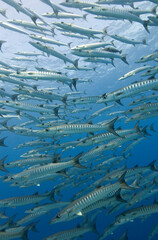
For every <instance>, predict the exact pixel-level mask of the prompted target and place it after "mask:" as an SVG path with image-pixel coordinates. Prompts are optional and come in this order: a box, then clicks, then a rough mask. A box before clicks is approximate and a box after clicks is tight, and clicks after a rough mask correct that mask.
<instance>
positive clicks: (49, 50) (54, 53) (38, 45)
mask: <svg viewBox="0 0 158 240" xmlns="http://www.w3.org/2000/svg"><path fill="white" fill-rule="evenodd" d="M29 43H30V44H31V45H32V46H33V47H35V48H37V49H39V50H41V51H43V52H46V53H47V55H48V56H50V55H52V56H55V57H57V58H59V59H61V60H63V61H64V62H65V63H66V62H70V63H72V64H73V65H74V66H75V67H76V68H77V66H78V59H76V60H74V61H72V60H71V59H69V58H68V57H66V56H65V55H64V54H61V53H60V52H58V51H56V50H54V49H53V48H51V47H49V46H46V45H43V44H41V43H39V42H32V41H29Z"/></svg>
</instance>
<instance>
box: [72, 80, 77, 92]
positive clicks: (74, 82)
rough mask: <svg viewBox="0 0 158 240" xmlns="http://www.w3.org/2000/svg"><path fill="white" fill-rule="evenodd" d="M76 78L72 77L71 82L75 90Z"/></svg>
mask: <svg viewBox="0 0 158 240" xmlns="http://www.w3.org/2000/svg"><path fill="white" fill-rule="evenodd" d="M77 80H78V78H73V79H72V81H73V82H72V84H73V86H74V88H75V90H76V91H77V88H76V83H77Z"/></svg>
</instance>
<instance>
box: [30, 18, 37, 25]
mask: <svg viewBox="0 0 158 240" xmlns="http://www.w3.org/2000/svg"><path fill="white" fill-rule="evenodd" d="M31 20H32V21H33V23H34V24H35V25H37V23H36V21H37V17H36V16H32V17H31Z"/></svg>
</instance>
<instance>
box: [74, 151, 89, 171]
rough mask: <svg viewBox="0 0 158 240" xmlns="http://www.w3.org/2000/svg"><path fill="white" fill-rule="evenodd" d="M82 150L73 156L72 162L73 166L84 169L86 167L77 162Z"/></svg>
mask: <svg viewBox="0 0 158 240" xmlns="http://www.w3.org/2000/svg"><path fill="white" fill-rule="evenodd" d="M82 154H83V152H80V153H79V154H78V155H77V156H75V157H74V158H73V159H72V161H73V163H74V167H77V168H82V169H86V167H84V166H82V165H81V164H80V163H79V159H80V157H81V156H82Z"/></svg>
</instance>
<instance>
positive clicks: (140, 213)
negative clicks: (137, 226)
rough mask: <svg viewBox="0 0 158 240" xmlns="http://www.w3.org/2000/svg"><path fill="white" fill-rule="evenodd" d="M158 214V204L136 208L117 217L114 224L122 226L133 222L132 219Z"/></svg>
mask: <svg viewBox="0 0 158 240" xmlns="http://www.w3.org/2000/svg"><path fill="white" fill-rule="evenodd" d="M157 212H158V203H154V204H152V205H148V206H142V207H137V208H134V209H131V210H128V211H126V212H123V213H122V214H120V215H118V216H117V218H116V221H115V224H119V225H120V224H124V223H126V222H133V220H134V219H136V218H140V217H144V216H147V215H151V214H153V213H157Z"/></svg>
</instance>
